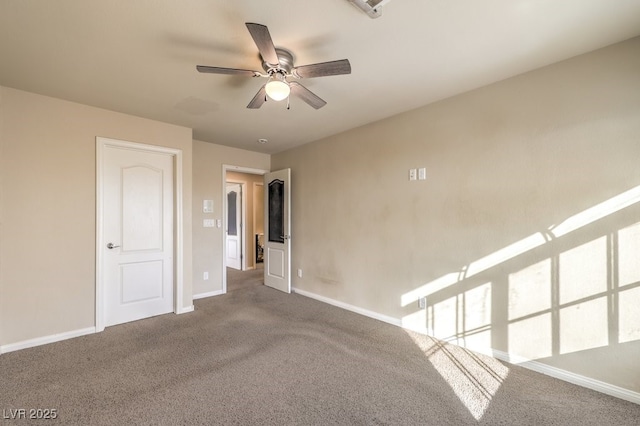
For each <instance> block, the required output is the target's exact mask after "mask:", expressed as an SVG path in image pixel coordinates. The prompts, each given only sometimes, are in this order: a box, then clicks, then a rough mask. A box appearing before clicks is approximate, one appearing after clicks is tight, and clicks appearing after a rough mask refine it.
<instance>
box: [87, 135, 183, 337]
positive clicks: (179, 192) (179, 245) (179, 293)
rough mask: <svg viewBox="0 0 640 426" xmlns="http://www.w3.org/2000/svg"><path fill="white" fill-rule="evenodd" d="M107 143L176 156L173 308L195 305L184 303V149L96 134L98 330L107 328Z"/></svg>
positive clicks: (178, 309)
mask: <svg viewBox="0 0 640 426" xmlns="http://www.w3.org/2000/svg"><path fill="white" fill-rule="evenodd" d="M107 147H113V148H119V149H130V150H136V151H143V152H150V153H151V152H153V153H163V154H168V155H171V156H172V157H173V167H174V178H173V179H174V181H173V189H174V200H173V211H174V219H173V234H174V248H173V250H174V256H173V270H174V280H173V303H174V306H173V312H174V313H176V314H182V313H186V312H191V311H192V310H193V306H191V307H187V308H185V307H183V293H184V292H183V288H184V230H183V223H184V217H183V214H182V209H183V182H182V150H181V149H177V148H168V147H163V146H157V145H148V144H142V143H137V142H128V141H123V140H118V139H109V138H105V137H101V136H97V137H96V298H95V300H96V306H95V316H96V318H95V324H96V333H98V332H101V331H104V328H105V320H104V314H105V312H104V299H105V297H104V291H105V288H104V282H103V279H102V275H103V267H102V264H103V260H104V259H103V252H104V250H103V249H104V244H105V240H104V235H103V232H102V230H103V225H104V217H103V212H102V210H103V204H104V200H103V198H104V189H103V183H104V182H103V176H102V175H103V173H104V168H103V166H102V162H103V159H104V152H105V149H106V148H107Z"/></svg>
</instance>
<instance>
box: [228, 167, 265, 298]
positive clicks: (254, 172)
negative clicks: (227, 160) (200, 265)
mask: <svg viewBox="0 0 640 426" xmlns="http://www.w3.org/2000/svg"><path fill="white" fill-rule="evenodd" d="M228 171H229V172H238V173H247V174H250V175H260V176H264V174H265V173H269V170H265V169H256V168H252V167H242V166H233V165H231V164H223V165H222V188H221V193H222V213H223V218H224V219H223V226H224V229H227V192H226V189H227V172H228ZM243 208H244V207H243ZM220 243H221V244H222V294H225V293H226V292H227V240H226V233H225V232H222V239H221V241H220ZM244 261H246V256H245V258H244V259H243V262H244ZM244 265H245V264H244V263H243V266H244ZM243 270H244V269H243Z"/></svg>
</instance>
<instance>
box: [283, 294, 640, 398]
mask: <svg viewBox="0 0 640 426" xmlns="http://www.w3.org/2000/svg"><path fill="white" fill-rule="evenodd" d="M293 291H294V292H295V293H298V294H299V295H301V296H306V297H309V298H311V299H315V300H318V301H320V302H324V303H328V304H329V305H333V306H337V307H339V308H343V309H346V310H348V311H351V312H355V313H358V314H361V315H364V316H367V317H370V318H373V319H377V320H380V321H384V322H386V323H388V324H391V325H395V326H398V327H400V328H403V329H405V330H410V331H413V332H416V333H420V334H424V335H429V334H428V333H427V332H426V330H424V329H412V328H409V327H403V325H402V321H401V320H399V319H397V318H393V317H389V316H386V315H382V314H379V313H377V312H373V311H369V310H367V309H362V308H359V307H357V306H353V305H349V304H348V303H344V302H340V301H337V300H334V299H330V298H328V297H325V296H320V295H318V294H315V293H311V292H308V291H305V290H300V289H297V288H294V289H293ZM432 337H433V336H432ZM449 343H451V344H453V345H455V344H456V343H455V342H449ZM466 349H469V350H472V351H474V352H479V353H482V354H485V355H489V356H492V357H494V358H496V359H499V360H501V361H505V362H508V363H511V364H515V365H518V366H520V367H523V368H526V369H529V370H533V371H536V372H538V373H542V374H545V375H547V376H550V377H553V378H556V379H559V380H563V381H565V382H569V383H573V384H574V385H578V386H582V387H584V388H587V389H591V390H594V391H597V392H600V393H603V394H605V395H610V396H613V397H616V398H620V399H623V400H625V401H629V402H633V403H635V404H639V405H640V393H639V392H634V391H631V390H629V389H625V388H621V387H619V386H615V385H612V384H609V383H606V382H602V381H600V380H596V379H592V378H590V377H585V376H581V375H579V374H575V373H572V372H570V371H567V370H562V369H560V368H557V367H552V366H550V365H547V364H543V363H541V362H538V361H533V360H529V359H525V358H522V357H519V356H514V355H512V354H509V353H507V352H503V351H499V350H496V349H490V348H469V347H467V348H466Z"/></svg>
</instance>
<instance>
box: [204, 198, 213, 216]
mask: <svg viewBox="0 0 640 426" xmlns="http://www.w3.org/2000/svg"><path fill="white" fill-rule="evenodd" d="M202 213H213V200H202Z"/></svg>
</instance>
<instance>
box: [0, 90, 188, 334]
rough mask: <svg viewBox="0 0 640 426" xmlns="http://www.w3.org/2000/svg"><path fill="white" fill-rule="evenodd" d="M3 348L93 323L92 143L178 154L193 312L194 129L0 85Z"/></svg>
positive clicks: (0, 312)
mask: <svg viewBox="0 0 640 426" xmlns="http://www.w3.org/2000/svg"><path fill="white" fill-rule="evenodd" d="M0 108H1V109H0V120H2V126H0V152H2V155H1V157H0V165H1V167H0V173H1V180H0V191H1V192H0V193H1V194H2V203H1V204H0V220H1V223H0V226H1V227H0V241H2V245H1V246H0V266H1V267H0V327H1V328H0V345H6V344H12V343H17V342H22V341H25V340H29V339H35V338H41V337H44V336H50V335H53V334H56V333H66V332H73V331H76V330H81V329H85V328H90V327H93V326H94V325H95V287H96V284H95V234H96V229H95V217H96V211H95V205H96V149H95V147H96V136H103V137H108V138H113V139H121V140H126V141H133V142H140V143H146V144H153V145H161V146H167V147H172V148H178V149H181V150H182V151H183V161H184V163H183V167H184V169H183V176H182V178H183V185H184V193H183V197H184V208H183V217H184V295H183V297H184V304H185V307H188V306H190V305H191V282H192V277H191V274H192V271H191V263H192V260H191V259H192V253H191V248H192V241H191V228H192V224H191V205H192V200H191V186H192V183H191V176H192V171H191V161H192V160H191V157H192V148H191V147H192V136H191V129H188V128H184V127H179V126H173V125H169V124H164V123H160V122H156V121H151V120H146V119H142V118H138V117H132V116H129V115H125V114H120V113H115V112H111V111H107V110H102V109H98V108H93V107H89V106H85V105H80V104H76V103H71V102H66V101H62V100H58V99H54V98H49V97H45V96H40V95H36V94H32V93H27V92H23V91H19V90H14V89H10V88H5V87H0Z"/></svg>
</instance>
